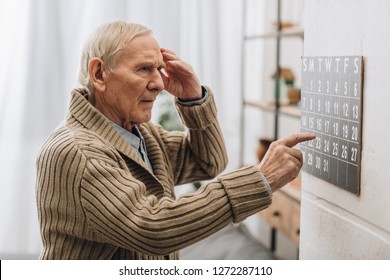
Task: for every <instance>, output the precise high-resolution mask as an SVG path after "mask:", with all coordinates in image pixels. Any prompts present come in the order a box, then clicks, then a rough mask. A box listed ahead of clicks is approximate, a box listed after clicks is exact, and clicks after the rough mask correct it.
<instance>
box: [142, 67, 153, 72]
mask: <svg viewBox="0 0 390 280" xmlns="http://www.w3.org/2000/svg"><path fill="white" fill-rule="evenodd" d="M151 70H152V67H150V66H143V67H142V68H141V71H144V72H149V71H151Z"/></svg>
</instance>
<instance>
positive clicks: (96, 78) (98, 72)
mask: <svg viewBox="0 0 390 280" xmlns="http://www.w3.org/2000/svg"><path fill="white" fill-rule="evenodd" d="M88 72H89V77H90V79H91V83H92V84H93V86H94V88H95V89H97V90H98V91H104V90H105V89H106V81H105V79H104V78H105V76H106V75H105V68H104V62H103V60H101V59H100V58H98V57H94V58H92V59H91V61H90V62H89V66H88Z"/></svg>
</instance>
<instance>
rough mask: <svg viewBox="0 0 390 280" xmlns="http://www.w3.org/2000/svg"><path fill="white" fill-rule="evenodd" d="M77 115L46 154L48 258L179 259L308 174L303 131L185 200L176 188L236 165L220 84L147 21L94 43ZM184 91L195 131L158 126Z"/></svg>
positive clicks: (43, 217) (109, 31)
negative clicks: (164, 106)
mask: <svg viewBox="0 0 390 280" xmlns="http://www.w3.org/2000/svg"><path fill="white" fill-rule="evenodd" d="M79 80H80V83H81V85H82V87H81V88H79V89H75V90H74V91H73V92H72V98H71V102H70V107H69V113H68V114H67V117H66V120H65V121H64V122H63V123H62V124H61V125H60V126H59V127H58V128H57V129H56V130H55V131H54V132H53V133H52V134H51V136H50V137H49V138H48V140H47V141H46V142H45V143H44V145H43V147H42V149H41V151H40V154H39V156H38V159H37V206H38V213H39V221H40V227H41V236H42V242H43V250H42V253H41V256H40V258H41V259H178V257H179V256H178V251H179V250H180V249H182V248H184V247H186V246H188V245H191V244H193V243H194V242H197V241H198V240H201V239H203V238H205V237H207V236H209V235H210V234H212V233H214V232H216V231H218V230H219V229H221V228H223V227H224V226H226V225H228V224H229V223H232V222H234V223H238V222H241V221H242V220H244V219H245V218H246V217H248V216H249V215H252V214H254V213H256V212H258V211H260V210H262V209H264V208H266V207H268V206H269V205H270V203H271V197H272V192H274V191H276V190H277V189H279V188H280V187H282V186H283V185H285V184H286V183H287V182H289V181H290V180H292V179H293V178H294V177H296V176H297V174H298V172H299V170H300V168H301V165H302V155H301V153H300V151H298V150H296V149H294V148H292V147H293V146H294V145H295V144H297V143H299V142H301V141H306V140H309V139H312V138H313V137H314V135H311V134H297V135H294V136H290V137H287V138H285V139H282V140H279V141H276V142H274V143H273V144H272V145H271V148H270V150H269V152H268V154H267V155H266V156H265V158H264V160H263V161H262V162H261V163H260V165H259V166H246V167H243V168H241V169H239V170H237V171H234V172H231V173H228V174H224V175H222V176H219V177H217V178H216V179H214V180H212V181H210V182H209V183H207V184H205V185H204V186H202V187H201V188H200V189H199V190H198V191H197V192H195V193H191V194H187V195H183V196H181V197H180V198H178V199H176V198H175V195H174V186H175V185H178V184H184V183H189V182H193V181H199V180H205V179H212V178H214V177H216V176H218V174H219V173H220V172H222V171H223V170H224V168H225V166H226V164H227V157H226V151H225V145H224V142H223V139H222V134H221V130H220V127H219V124H218V121H217V113H216V106H215V102H214V98H213V93H212V91H211V89H210V88H206V87H203V86H201V85H200V83H199V80H198V78H197V76H196V75H195V73H194V71H193V69H192V67H191V66H190V65H188V64H187V63H185V62H184V61H182V60H181V59H180V58H179V57H178V56H176V55H175V53H173V52H172V51H169V50H166V49H163V48H160V46H159V45H158V43H157V41H156V40H155V39H154V38H153V37H152V35H151V31H150V30H149V29H147V28H145V27H143V26H141V25H138V24H129V23H125V22H120V21H116V22H111V23H107V24H104V25H103V26H101V27H100V28H99V29H98V30H97V31H96V32H95V33H94V34H93V36H92V37H91V38H90V40H89V41H88V42H87V44H86V45H85V48H84V51H83V54H82V59H81V68H80V74H79ZM163 89H165V90H166V91H168V92H170V93H171V94H172V95H173V96H175V97H176V101H175V102H176V106H177V110H178V112H179V114H180V116H181V119H182V122H183V124H184V125H185V126H186V127H187V131H186V132H185V133H183V132H167V131H164V130H163V129H162V128H161V127H159V126H157V125H155V124H153V123H151V122H150V119H151V110H152V107H153V102H154V101H155V99H156V96H157V95H158V94H159V93H160V92H161V91H162V90H163Z"/></svg>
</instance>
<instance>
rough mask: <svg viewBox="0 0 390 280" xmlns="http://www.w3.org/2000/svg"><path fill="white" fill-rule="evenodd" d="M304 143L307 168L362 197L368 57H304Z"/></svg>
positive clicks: (304, 160) (302, 96)
mask: <svg viewBox="0 0 390 280" xmlns="http://www.w3.org/2000/svg"><path fill="white" fill-rule="evenodd" d="M301 66H302V88H301V113H302V115H301V131H302V132H312V133H315V134H316V135H317V137H316V139H314V140H311V141H308V142H304V143H302V144H301V146H300V147H301V151H302V154H303V170H304V171H306V172H308V173H310V174H313V175H314V176H316V177H318V178H321V179H323V180H325V181H327V182H330V183H332V184H334V185H336V186H338V187H340V188H343V189H345V190H347V191H349V192H352V193H354V194H357V195H359V194H360V158H361V147H362V145H361V131H362V111H363V110H362V109H363V107H362V93H363V90H362V88H363V83H362V80H363V59H362V57H361V56H330V57H325V56H316V57H302V65H301Z"/></svg>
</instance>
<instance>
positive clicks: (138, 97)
mask: <svg viewBox="0 0 390 280" xmlns="http://www.w3.org/2000/svg"><path fill="white" fill-rule="evenodd" d="M162 67H163V58H162V54H161V51H160V46H159V45H158V43H157V41H156V40H155V39H154V38H153V37H152V36H151V35H142V36H139V37H136V38H134V39H133V40H132V41H131V42H130V43H129V44H128V45H127V47H126V48H125V49H123V50H121V51H120V52H119V53H118V56H117V57H116V59H115V67H114V71H113V72H112V73H107V76H106V81H105V85H106V87H105V92H104V94H103V97H102V99H103V100H104V101H103V100H102V101H103V102H104V107H105V108H104V109H105V111H108V112H109V113H108V115H109V116H108V117H110V118H111V119H112V120H113V121H114V122H116V123H118V124H119V125H121V126H123V127H125V128H129V127H131V126H133V125H134V124H140V123H144V122H148V121H150V119H151V115H152V113H151V111H152V107H153V103H154V100H155V99H156V97H157V95H158V93H160V92H161V91H162V90H163V89H164V83H163V81H162V78H161V73H160V71H159V70H160V69H161V68H162ZM106 115H107V114H106Z"/></svg>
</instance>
